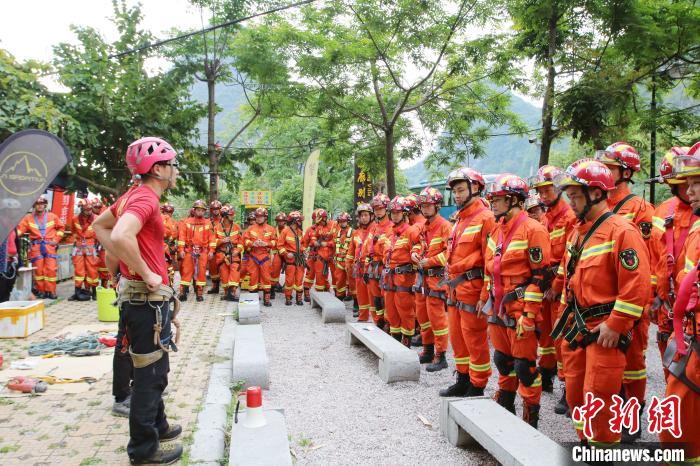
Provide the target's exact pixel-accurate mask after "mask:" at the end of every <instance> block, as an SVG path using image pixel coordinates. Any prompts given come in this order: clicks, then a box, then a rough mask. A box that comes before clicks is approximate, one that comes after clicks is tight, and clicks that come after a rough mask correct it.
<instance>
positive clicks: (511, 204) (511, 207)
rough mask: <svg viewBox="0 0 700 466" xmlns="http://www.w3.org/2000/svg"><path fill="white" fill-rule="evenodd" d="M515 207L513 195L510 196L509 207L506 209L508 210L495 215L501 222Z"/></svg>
mask: <svg viewBox="0 0 700 466" xmlns="http://www.w3.org/2000/svg"><path fill="white" fill-rule="evenodd" d="M513 207H515V205H514V204H513V197H512V196H508V209H506V211H505V212H503V213H500V214H498V215H494V217H496V221H497V222H499V221H500V220H501V219H502V218H503V217H505V216H506V215H508V213H509V212H510V211H511V210H513Z"/></svg>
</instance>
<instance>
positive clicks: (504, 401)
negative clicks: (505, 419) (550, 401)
mask: <svg viewBox="0 0 700 466" xmlns="http://www.w3.org/2000/svg"><path fill="white" fill-rule="evenodd" d="M495 399H496V403H498V404H499V405H501V406H503V407H504V408H506V409H507V410H508V411H510V412H511V413H513V414H515V392H509V391H506V390H500V389H499V390H498V391H497V392H496V397H495ZM538 409H539V406H538Z"/></svg>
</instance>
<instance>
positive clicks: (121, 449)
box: [114, 447, 126, 453]
mask: <svg viewBox="0 0 700 466" xmlns="http://www.w3.org/2000/svg"><path fill="white" fill-rule="evenodd" d="M114 453H126V447H119V448H117V449H116V450H114Z"/></svg>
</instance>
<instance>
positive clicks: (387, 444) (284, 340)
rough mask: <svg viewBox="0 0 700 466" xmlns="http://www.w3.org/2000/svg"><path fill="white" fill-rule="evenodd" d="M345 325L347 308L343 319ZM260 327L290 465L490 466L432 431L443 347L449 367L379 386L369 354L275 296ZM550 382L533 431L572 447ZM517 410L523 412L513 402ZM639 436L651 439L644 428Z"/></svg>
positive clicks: (306, 310) (445, 375) (656, 389)
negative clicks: (416, 378)
mask: <svg viewBox="0 0 700 466" xmlns="http://www.w3.org/2000/svg"><path fill="white" fill-rule="evenodd" d="M354 320H355V319H353V318H352V313H351V310H348V321H354ZM262 324H263V328H264V335H265V342H266V347H267V354H268V357H269V360H270V379H271V386H270V390H269V392H266V394H265V404H266V405H267V406H268V407H275V408H284V409H285V415H286V421H287V427H288V431H289V435H290V446H291V448H292V451H293V454H294V456H295V458H296V463H297V464H304V465H306V464H309V465H316V464H318V465H328V464H334V465H335V464H363V465H364V464H382V465H394V464H406V463H407V462H409V461H411V462H413V463H415V464H425V465H448V464H449V465H454V464H480V465H481V464H498V463H497V462H496V461H495V460H494V459H493V458H492V457H491V456H490V455H489V454H488V453H487V452H485V451H484V450H480V449H478V450H463V449H458V448H454V447H452V446H451V445H450V444H449V443H447V441H446V440H445V439H444V437H443V436H442V435H441V434H440V432H439V408H440V397H439V396H438V391H439V390H440V389H441V388H444V387H446V386H447V385H449V384H451V383H452V381H453V375H452V371H453V369H454V361H453V359H452V354H451V350H450V351H449V352H448V361H449V369H448V370H444V371H440V372H438V373H428V372H426V371H425V369H424V368H423V369H422V371H421V379H420V382H418V383H415V382H399V383H394V384H389V385H387V384H384V383H383V382H382V381H381V380H380V379H379V377H378V375H377V359H376V357H375V356H374V354H373V353H372V352H371V351H369V350H368V349H366V348H365V347H363V346H355V347H350V346H347V344H346V343H345V338H344V326H343V325H341V324H327V325H323V324H322V323H321V320H320V312H318V311H316V310H313V309H311V308H310V306H309V305H308V304H307V305H305V306H304V307H298V306H292V307H286V306H284V304H283V301H282V299H280V298H278V299H277V300H276V302H274V304H273V307H272V308H263V315H262ZM650 333H651V335H650V342H652V343H653V344H651V345H650V347H649V351H648V358H647V360H648V368H647V369H648V373H649V379H648V384H647V393H648V396H650V395H651V394H657V395H663V390H664V382H663V373H662V371H661V364H660V358H659V352H658V349H657V347H656V344H655V341H656V340H655V333H656V328H655V327H653V328H652V330H651V332H650ZM416 351H418V350H416ZM555 384H556V385H555V390H554V393H543V396H542V409H541V413H540V430H541V431H542V432H543V433H545V434H547V435H548V436H549V437H551V438H552V439H554V440H556V441H558V442H573V441H577V439H576V437H575V434H574V431H573V427H572V426H571V423H570V421H569V419H568V418H566V417H564V416H559V415H556V414H554V412H553V408H554V405H555V404H556V402H557V401H558V399H559V396H560V394H561V392H560V391H559V387H558V383H555ZM496 385H497V376H496V371H495V368H494V375H493V377H492V379H491V380H490V381H489V385H488V386H487V389H486V394H487V395H491V396H492V395H493V394H494V392H495V390H496ZM516 410H517V412H518V414H520V413H521V412H522V410H521V406H520V402H519V400H516ZM419 415H420V416H422V417H423V418H424V419H425V420H427V421H428V422H429V423H430V425H429V426H427V425H425V424H424V423H423V422H422V421H421V420H420V419H419ZM643 426H644V427H646V421H643ZM642 440H650V441H651V440H654V439H653V438H652V436H651V435H649V434H648V433H646V432H645V434H644V435H643V438H642Z"/></svg>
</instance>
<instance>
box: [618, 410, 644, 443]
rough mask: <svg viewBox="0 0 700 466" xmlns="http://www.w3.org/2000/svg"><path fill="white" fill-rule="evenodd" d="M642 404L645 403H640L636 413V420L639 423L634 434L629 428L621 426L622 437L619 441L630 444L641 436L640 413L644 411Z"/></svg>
mask: <svg viewBox="0 0 700 466" xmlns="http://www.w3.org/2000/svg"><path fill="white" fill-rule="evenodd" d="M644 405H646V403H642V407H641V408H639V412H638V413H637V422H638V425H639V430H637V432H635V433H634V434H631V433H630V430H629V429H628V428H627V427H624V426H623V427H622V438H621V439H620V443H626V444H632V443H634V442H636V441H637V440H639V438H640V437H641V436H642V413H643V412H644Z"/></svg>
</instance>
